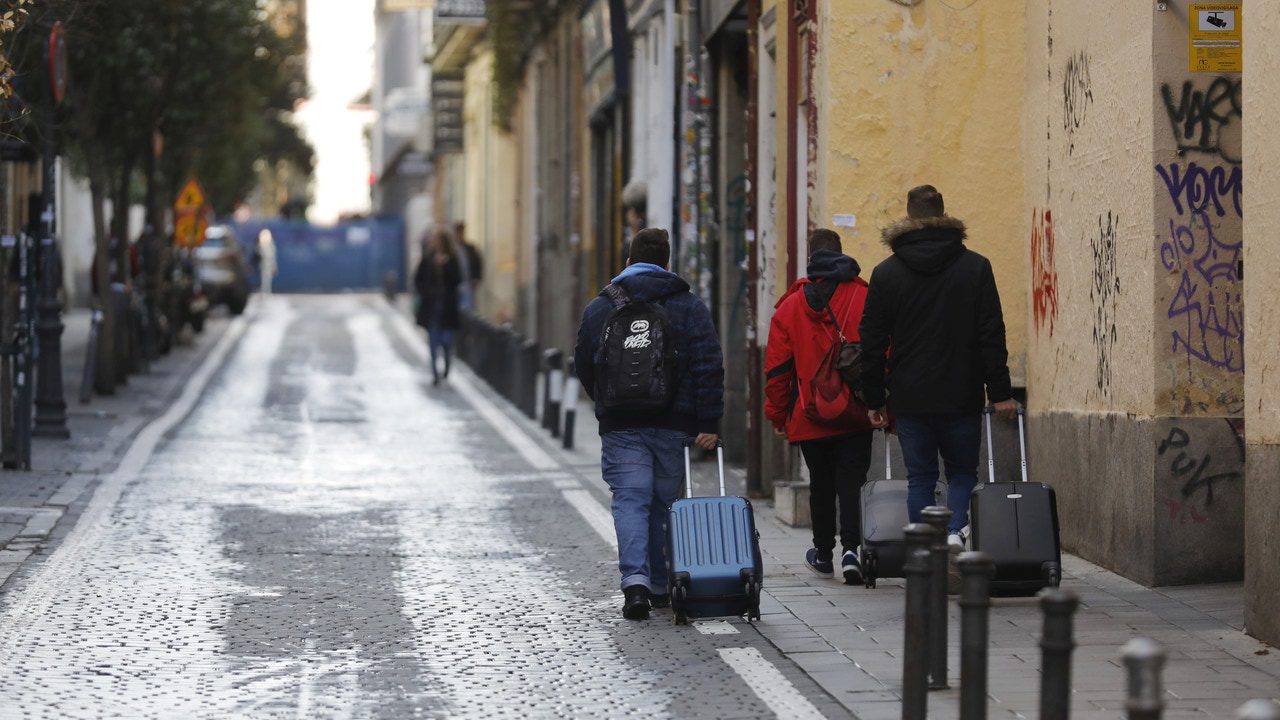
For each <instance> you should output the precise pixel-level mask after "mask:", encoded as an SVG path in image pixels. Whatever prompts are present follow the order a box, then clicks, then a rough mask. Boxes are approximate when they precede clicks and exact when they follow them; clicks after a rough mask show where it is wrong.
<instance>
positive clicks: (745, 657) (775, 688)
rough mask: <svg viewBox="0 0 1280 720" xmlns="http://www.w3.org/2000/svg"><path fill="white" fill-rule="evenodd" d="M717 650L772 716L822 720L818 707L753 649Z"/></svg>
mask: <svg viewBox="0 0 1280 720" xmlns="http://www.w3.org/2000/svg"><path fill="white" fill-rule="evenodd" d="M719 653H720V657H721V658H723V659H724V661H725V662H726V663H728V664H729V667H731V668H733V670H734V672H736V673H738V677H741V678H742V681H743V682H745V683H746V684H747V687H749V688H751V691H752V692H754V693H755V694H756V697H758V698H760V700H761V701H762V702H763V703H764V704H765V705H767V706H768V707H769V709H770V710H772V711H773V714H774V715H777V716H778V717H780V718H787V720H809V719H810V718H813V719H814V720H822V713H820V712H818V708H816V707H814V705H813V703H811V702H809V700H808V699H807V698H805V696H804V695H801V694H800V691H799V690H797V689H796V686H795V685H792V684H791V681H790V680H788V679H787V678H786V676H785V675H783V674H782V672H781V671H780V670H778V668H776V667H774V665H773V663H771V662H769V661H768V660H766V659H765V658H764V655H761V654H760V651H759V650H757V649H756V648H753V647H745V648H720V650H719Z"/></svg>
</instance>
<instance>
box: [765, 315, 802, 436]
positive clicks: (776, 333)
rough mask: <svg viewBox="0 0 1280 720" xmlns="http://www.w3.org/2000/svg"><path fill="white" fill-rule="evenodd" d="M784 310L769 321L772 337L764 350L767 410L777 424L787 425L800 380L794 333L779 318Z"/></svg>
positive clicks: (766, 412) (779, 425)
mask: <svg viewBox="0 0 1280 720" xmlns="http://www.w3.org/2000/svg"><path fill="white" fill-rule="evenodd" d="M779 310H781V308H779ZM781 314H782V313H781V312H775V313H774V315H773V320H771V321H770V322H769V341H768V343H767V344H766V345H765V353H764V367H765V390H764V394H765V400H764V414H765V417H767V418H769V422H771V423H773V426H774V427H776V428H784V427H786V426H787V420H788V419H789V418H790V416H791V406H792V402H793V400H792V398H793V396H794V393H795V383H796V362H795V353H794V351H793V350H792V347H791V336H790V334H789V333H788V332H787V328H786V326H785V325H784V324H783V323H782V322H780V321H779V317H780V315H781Z"/></svg>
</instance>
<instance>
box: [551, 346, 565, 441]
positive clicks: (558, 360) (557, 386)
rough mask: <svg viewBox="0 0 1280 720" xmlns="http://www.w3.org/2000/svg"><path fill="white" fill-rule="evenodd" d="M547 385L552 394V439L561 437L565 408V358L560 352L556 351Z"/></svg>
mask: <svg viewBox="0 0 1280 720" xmlns="http://www.w3.org/2000/svg"><path fill="white" fill-rule="evenodd" d="M547 384H548V385H550V389H549V392H550V393H551V417H550V418H549V420H548V424H547V429H548V430H550V431H551V437H553V438H558V437H560V411H561V409H562V408H563V407H564V357H563V355H562V354H561V353H560V351H559V350H557V351H556V356H555V364H553V365H552V366H551V372H549V373H547Z"/></svg>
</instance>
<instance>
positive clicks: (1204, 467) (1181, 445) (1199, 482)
mask: <svg viewBox="0 0 1280 720" xmlns="http://www.w3.org/2000/svg"><path fill="white" fill-rule="evenodd" d="M1213 422H1214V425H1212V426H1204V427H1202V428H1200V429H1199V431H1198V432H1197V431H1196V430H1195V429H1194V426H1192V425H1186V426H1180V425H1174V426H1173V427H1171V428H1170V429H1169V433H1168V435H1166V436H1165V437H1164V439H1162V440H1161V441H1160V444H1159V445H1158V446H1157V447H1156V455H1157V456H1158V457H1159V458H1160V472H1161V474H1163V475H1164V476H1165V477H1166V478H1168V480H1169V481H1170V482H1171V486H1170V488H1169V490H1168V492H1167V493H1166V495H1165V498H1164V504H1165V507H1166V509H1167V510H1168V512H1169V519H1170V520H1172V521H1175V522H1177V523H1178V524H1181V525H1185V524H1186V523H1188V522H1190V523H1192V524H1195V525H1203V524H1205V523H1206V522H1208V521H1209V519H1210V515H1211V513H1212V511H1213V508H1214V501H1215V499H1216V498H1218V497H1219V496H1220V495H1221V493H1222V492H1223V490H1224V488H1231V487H1239V486H1240V484H1241V483H1242V481H1243V480H1244V474H1243V472H1242V471H1243V468H1244V457H1245V450H1244V440H1243V434H1244V421H1243V420H1239V419H1228V420H1226V421H1225V423H1226V431H1224V432H1215V431H1214V430H1215V428H1218V429H1220V428H1219V426H1217V425H1216V423H1217V422H1218V421H1213ZM1233 446H1234V451H1233Z"/></svg>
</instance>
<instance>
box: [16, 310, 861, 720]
mask: <svg viewBox="0 0 1280 720" xmlns="http://www.w3.org/2000/svg"><path fill="white" fill-rule="evenodd" d="M250 315H251V316H252V317H251V318H250V319H249V320H247V321H237V322H236V323H234V324H233V326H232V327H231V328H230V329H229V330H228V332H227V333H226V335H225V336H224V338H223V339H222V341H221V343H220V344H219V346H218V347H217V348H215V349H214V350H213V351H212V353H211V354H210V357H209V360H208V361H207V363H206V365H205V366H204V367H202V368H201V369H200V370H199V371H197V372H196V373H195V375H194V376H193V378H192V380H191V381H190V383H189V385H188V392H187V393H186V394H185V395H184V396H183V397H182V398H179V399H178V400H177V401H176V403H175V405H174V406H173V408H171V409H170V411H169V412H168V413H167V414H166V415H165V416H162V417H161V418H159V419H158V420H156V421H155V422H154V423H153V424H152V425H151V426H148V428H146V429H145V430H143V431H142V433H140V434H139V435H138V437H137V439H136V440H135V441H134V444H133V446H132V448H131V449H130V450H129V452H128V454H126V455H125V456H124V458H123V459H122V460H121V461H120V464H119V467H118V469H117V470H116V472H114V473H113V474H112V475H110V476H107V477H106V478H104V479H103V480H102V482H101V483H100V484H99V486H98V487H97V489H96V491H95V493H94V495H93V499H92V501H91V502H90V503H89V504H88V506H87V507H85V508H84V509H83V513H82V514H81V515H80V517H79V519H78V522H77V523H76V524H75V526H74V529H71V530H70V532H69V533H67V534H66V535H65V537H64V538H63V539H62V541H61V542H60V543H58V544H53V545H50V546H48V547H44V548H41V550H40V551H39V553H38V556H37V557H36V558H33V561H31V562H27V563H25V564H24V565H23V566H22V568H21V569H20V570H18V571H17V572H16V573H15V574H14V576H13V577H12V578H11V579H10V581H9V583H8V584H7V585H6V586H5V591H4V593H3V594H0V668H3V675H0V717H4V718H8V717H36V718H41V717H49V718H53V717H104V716H105V717H110V716H119V717H389V718H402V717H565V716H595V717H606V716H607V717H614V716H623V715H634V716H645V717H724V718H750V717H773V716H775V715H778V716H783V717H819V716H827V717H848V714H847V712H846V711H845V710H844V709H843V707H842V706H841V705H840V704H838V703H837V702H836V701H835V700H834V699H833V698H832V697H831V696H830V695H828V694H827V693H826V692H825V691H823V690H822V689H821V688H820V687H819V685H817V684H816V683H815V682H814V680H813V679H811V678H810V677H809V676H808V675H807V674H806V673H805V672H804V671H803V670H802V669H801V668H800V666H799V665H797V664H796V662H795V661H793V660H791V659H789V658H787V657H786V656H784V655H782V654H781V653H780V652H779V651H778V650H777V649H776V648H775V647H774V646H773V645H772V644H770V643H769V641H768V640H766V639H765V638H764V637H763V636H762V635H760V634H759V633H758V632H756V630H755V629H754V628H752V627H751V626H749V625H747V624H745V623H743V622H740V621H735V622H732V623H728V622H708V623H701V624H699V625H697V626H695V627H693V628H689V627H677V626H674V625H673V624H672V623H671V622H670V614H669V613H667V612H662V611H659V612H657V613H655V615H654V617H653V618H652V619H651V620H649V621H648V622H643V623H636V622H629V621H625V620H623V619H621V617H620V614H619V607H618V606H619V593H618V591H617V587H616V583H617V573H616V566H615V560H616V556H615V554H614V549H613V547H611V546H610V545H609V543H608V541H607V538H606V537H605V532H606V531H607V530H608V525H607V518H608V516H607V512H606V511H605V509H604V508H605V507H606V503H607V498H606V495H605V493H604V491H603V488H602V486H601V484H600V482H599V479H598V474H593V473H590V472H586V471H583V470H582V468H577V469H575V468H573V467H571V466H566V465H564V464H562V463H560V462H541V461H537V460H538V458H539V457H543V458H545V457H548V456H546V455H545V453H544V454H543V455H542V456H538V455H537V454H536V453H533V454H532V457H533V458H534V459H535V461H534V462H531V461H530V457H531V453H530V451H529V450H528V448H525V449H524V451H523V452H521V451H520V450H521V448H520V447H518V446H519V445H520V443H519V442H518V441H517V442H515V444H514V445H513V441H512V439H511V437H512V433H513V432H519V430H512V428H511V427H508V426H507V425H505V424H504V422H503V420H502V417H501V416H500V414H497V413H495V412H494V408H493V405H492V404H491V403H490V402H489V401H488V400H485V399H484V398H483V397H482V396H481V395H480V394H479V393H477V391H476V390H475V388H474V387H471V386H470V384H469V381H468V380H467V378H466V376H465V375H461V376H459V377H457V378H455V379H454V380H452V381H451V383H450V384H448V385H446V386H444V387H441V388H432V387H431V385H430V382H429V374H428V373H426V372H425V368H423V367H422V365H421V360H420V358H421V347H420V346H414V345H411V344H410V343H411V342H413V341H415V340H418V339H417V338H413V337H410V336H408V334H407V333H405V332H404V328H403V327H402V326H399V327H397V325H396V324H397V322H399V321H398V320H397V319H395V318H394V317H393V315H392V312H391V311H390V310H389V309H388V308H387V307H386V306H385V304H384V303H383V302H382V301H380V300H379V299H377V298H372V297H362V296H341V297H299V298H280V297H277V298H274V299H273V300H272V301H271V302H269V303H266V304H262V305H257V306H255V307H254V308H253V309H251V312H250ZM188 411H189V412H188ZM524 442H526V443H527V442H529V441H528V440H525V441H524ZM778 622H779V623H782V622H785V621H783V620H781V619H779V620H778Z"/></svg>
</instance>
